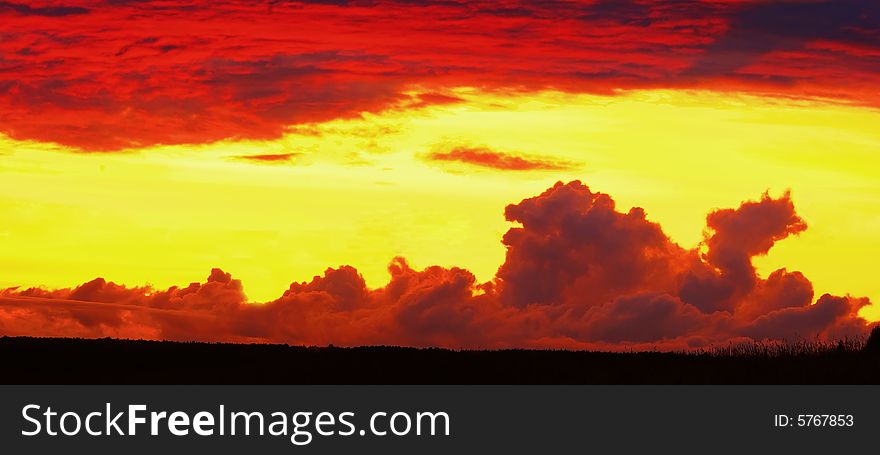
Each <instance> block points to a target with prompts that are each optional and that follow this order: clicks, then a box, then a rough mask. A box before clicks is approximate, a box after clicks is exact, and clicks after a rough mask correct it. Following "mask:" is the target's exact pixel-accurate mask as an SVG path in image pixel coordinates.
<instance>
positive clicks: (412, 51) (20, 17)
mask: <svg viewBox="0 0 880 455" xmlns="http://www.w3.org/2000/svg"><path fill="white" fill-rule="evenodd" d="M0 17H2V21H3V24H4V27H3V31H2V34H0V55H2V57H0V132H2V133H4V134H7V135H9V136H11V137H13V138H17V139H32V140H39V141H50V142H57V143H61V144H65V145H68V146H72V147H77V148H79V149H81V150H85V151H112V150H120V149H126V148H138V147H144V146H150V145H157V144H181V143H205V142H211V141H216V140H221V139H230V138H231V139H235V138H252V139H266V138H275V137H278V136H280V135H281V134H283V133H284V132H285V131H287V128H289V127H291V126H293V125H297V124H307V123H313V122H321V121H326V120H331V119H337V118H349V117H355V116H358V115H360V114H361V113H362V112H365V111H368V112H377V111H382V110H386V109H401V108H419V107H423V106H428V105H432V104H444V103H450V102H455V101H456V100H455V97H454V96H450V95H449V93H450V90H449V89H450V88H453V87H462V86H466V87H480V88H482V89H485V90H497V89H514V90H520V91H523V90H525V91H529V90H543V89H555V90H563V91H569V92H575V93H599V94H608V95H612V94H614V93H618V91H619V90H630V89H648V88H663V89H668V88H697V89H712V90H721V91H725V90H737V91H747V92H753V93H760V94H772V95H779V96H785V97H794V98H813V97H822V98H828V99H834V100H842V101H847V102H855V103H859V104H865V105H870V106H875V107H876V106H880V97H878V95H877V92H876V90H875V89H874V87H876V86H877V85H878V83H880V72H878V71H877V68H878V66H877V65H878V61H880V60H878V59H880V44H878V40H877V36H876V30H877V28H878V27H877V25H878V24H877V21H878V17H880V14H878V7H877V4H876V2H873V1H872V0H824V1H823V0H819V1H817V0H795V1H786V2H770V1H759V0H730V1H673V2H669V1H660V0H640V1H635V0H626V1H604V0H603V1H596V0H571V1H539V2H535V1H525V0H522V1H517V0H514V1H498V0H479V1H464V0H444V1H420V2H410V1H396V0H375V1H322V2H213V1H212V2H208V1H205V0H202V1H195V2H189V1H188V2H182V1H174V0H171V1H163V2H160V3H156V2H129V1H110V0H81V1H76V2H70V3H69V4H67V3H65V4H64V5H61V6H58V5H47V6H30V5H25V4H22V3H15V2H0ZM132 24H136V26H132ZM402 37H403V38H402ZM415 92H424V94H423V95H418V94H416V93H415Z"/></svg>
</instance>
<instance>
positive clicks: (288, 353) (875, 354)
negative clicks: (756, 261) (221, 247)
mask: <svg viewBox="0 0 880 455" xmlns="http://www.w3.org/2000/svg"><path fill="white" fill-rule="evenodd" d="M0 365H2V367H0V368H2V375H0V377H2V379H0V382H2V383H4V384H880V329H878V328H875V330H874V331H873V332H872V334H871V337H870V338H869V339H868V340H867V341H841V342H837V343H822V342H801V343H795V344H762V343H755V344H746V345H731V346H724V347H718V348H713V349H708V350H702V351H689V352H678V353H668V352H629V353H627V352H624V353H611V352H588V351H554V350H523V349H508V350H492V351H488V350H463V351H456V350H449V349H439V348H425V349H418V348H405V347H394V346H371V347H352V348H340V347H333V346H328V347H303V346H287V345H269V344H229V343H195V342H167V341H142V340H120V339H110V338H104V339H74V338H28V337H14V338H11V337H3V338H0Z"/></svg>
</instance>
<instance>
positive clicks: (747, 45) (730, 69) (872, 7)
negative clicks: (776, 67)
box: [685, 0, 880, 76]
mask: <svg viewBox="0 0 880 455" xmlns="http://www.w3.org/2000/svg"><path fill="white" fill-rule="evenodd" d="M878 30H880V3H878V2H876V1H873V0H820V1H816V0H795V1H785V2H774V1H763V2H753V3H744V4H743V7H742V8H741V9H740V10H739V11H737V12H736V13H734V14H733V15H732V17H731V18H730V25H729V30H728V31H727V32H726V33H724V34H723V35H721V36H720V37H718V38H717V39H716V40H715V41H714V42H713V43H712V44H711V45H710V46H708V47H707V48H706V49H705V52H704V53H703V56H702V57H701V58H700V59H698V60H697V61H696V62H695V63H694V65H693V66H691V67H690V68H689V69H688V70H687V71H686V72H685V75H690V76H718V75H730V74H732V73H735V72H737V71H738V70H740V69H742V68H744V67H746V66H748V65H749V64H751V63H753V62H755V61H756V60H757V59H758V58H760V57H762V56H764V55H766V54H768V53H770V52H774V51H787V50H794V49H800V48H802V47H803V46H804V45H805V44H807V43H809V42H812V41H816V40H829V41H837V42H843V43H855V44H860V45H865V46H870V47H873V48H877V47H878V46H880V34H878ZM767 76H775V75H773V74H769V75H767Z"/></svg>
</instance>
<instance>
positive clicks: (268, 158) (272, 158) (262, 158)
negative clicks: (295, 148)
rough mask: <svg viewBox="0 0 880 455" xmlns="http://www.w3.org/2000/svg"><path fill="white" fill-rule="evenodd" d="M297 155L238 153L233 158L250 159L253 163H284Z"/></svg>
mask: <svg viewBox="0 0 880 455" xmlns="http://www.w3.org/2000/svg"><path fill="white" fill-rule="evenodd" d="M297 155H299V154H298V153H269V154H262V155H239V156H235V157H233V158H235V159H237V160H244V161H251V162H255V163H269V164H272V163H284V162H288V161H290V160H292V159H293V157H295V156H297Z"/></svg>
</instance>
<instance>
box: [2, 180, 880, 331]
mask: <svg viewBox="0 0 880 455" xmlns="http://www.w3.org/2000/svg"><path fill="white" fill-rule="evenodd" d="M505 214H506V216H507V218H508V219H509V220H510V221H514V222H518V223H520V224H521V226H520V227H514V228H512V229H510V230H509V231H508V232H507V234H506V235H505V236H504V239H503V242H504V244H505V245H507V247H508V251H507V258H506V259H505V262H504V264H503V265H502V266H501V267H500V268H499V271H498V275H497V277H496V278H495V279H494V280H493V281H491V282H487V283H479V282H477V280H476V278H475V277H474V275H473V274H472V273H470V272H469V271H467V270H464V269H460V268H456V267H453V268H444V267H439V266H432V267H428V268H426V269H424V270H415V269H413V268H412V267H410V266H409V265H408V264H407V263H406V261H405V260H403V259H401V258H397V259H395V260H394V261H393V262H392V263H391V265H390V266H389V272H390V274H391V280H390V281H389V283H388V284H387V285H385V286H384V287H381V288H377V289H370V288H368V287H367V285H366V283H365V282H364V279H363V277H362V276H361V275H360V274H359V273H358V271H357V270H355V269H354V268H352V267H349V266H343V267H340V268H336V269H334V268H329V269H327V270H326V271H325V272H324V274H323V275H322V276H316V277H314V278H313V279H312V280H311V281H308V282H294V283H292V284H291V285H290V288H289V289H288V290H287V291H285V292H284V293H283V295H282V296H281V297H279V298H278V299H277V300H274V301H271V302H267V303H261V304H255V303H248V302H247V299H246V297H245V295H244V293H243V290H242V284H241V282H239V281H238V280H235V279H233V278H232V277H231V276H230V275H229V274H228V273H225V272H223V271H221V270H219V269H214V270H213V271H212V272H211V275H210V276H209V277H208V279H207V281H206V282H205V283H192V284H190V285H188V286H186V287H183V288H178V287H172V288H170V289H166V290H154V289H151V288H149V287H135V288H128V287H125V286H121V285H117V284H114V283H112V282H107V281H105V280H103V279H101V278H98V279H95V280H93V281H90V282H88V283H85V284H83V285H81V286H79V287H76V288H74V289H61V290H55V291H47V290H41V289H26V290H18V289H7V290H6V291H3V292H2V293H0V333H2V334H5V335H35V336H81V337H102V336H119V337H136V338H151V339H172V340H208V341H218V340H224V341H257V342H281V343H294V344H330V343H333V344H337V345H362V344H395V345H407V346H444V347H470V348H476V347H487V348H488V347H554V348H594V349H600V348H601V349H623V348H632V349H640V348H666V349H672V348H688V347H700V346H706V345H710V344H718V343H728V342H731V341H744V340H749V339H752V340H764V339H770V340H796V339H802V338H814V337H818V338H819V339H826V340H827V339H838V338H843V337H859V336H863V335H865V334H866V333H867V331H868V330H869V328H870V324H869V323H868V322H867V321H865V320H864V319H862V318H861V317H859V316H858V311H859V309H861V308H862V307H864V306H865V305H869V304H870V302H869V301H868V300H867V299H864V298H862V299H858V298H853V297H849V296H832V295H828V294H824V295H822V296H821V297H820V298H819V299H818V300H817V301H816V302H815V303H813V302H812V301H813V288H812V285H811V283H810V282H809V280H807V279H806V278H805V277H804V276H803V275H802V274H801V273H800V272H789V271H787V270H786V269H779V270H776V271H774V272H773V273H771V274H770V275H769V276H768V277H767V278H762V277H760V276H758V275H757V273H756V272H755V268H754V266H753V265H752V262H751V260H752V258H753V257H754V256H756V255H761V254H766V253H767V252H768V251H769V250H770V248H772V246H773V244H774V243H775V242H777V241H780V240H782V239H784V238H786V237H787V236H789V235H792V234H797V233H799V232H801V231H803V230H804V229H806V224H805V223H804V222H803V220H802V219H801V218H800V217H798V216H797V214H796V213H795V211H794V206H793V204H792V202H791V199H790V197H789V195H788V194H784V195H783V196H782V197H780V198H775V199H774V198H771V197H770V196H768V195H766V194H765V195H764V196H763V197H762V198H761V199H759V200H757V201H748V202H745V203H743V204H742V205H740V206H739V207H738V208H736V209H724V210H717V211H714V212H712V213H711V214H709V216H708V217H707V222H708V227H709V229H708V231H707V237H706V240H705V245H706V247H707V250H706V252H705V253H701V252H700V251H699V250H698V249H693V250H688V249H684V248H681V247H680V246H678V245H676V244H675V243H673V242H672V241H671V240H669V238H668V237H667V236H666V235H665V234H664V233H663V231H662V229H661V228H660V226H659V225H657V224H656V223H652V222H650V221H648V220H647V219H646V217H645V212H644V210H642V209H640V208H633V209H631V210H629V211H628V212H626V213H623V212H619V211H617V210H616V208H615V205H614V201H613V199H612V198H611V197H610V196H608V195H607V194H603V193H598V192H593V191H591V190H590V189H589V188H588V187H587V186H585V185H583V184H582V183H580V182H576V181H575V182H571V183H568V184H563V183H561V182H560V183H557V184H556V185H555V186H553V187H552V188H550V189H548V190H547V191H545V192H544V193H542V194H541V195H538V196H535V197H533V198H529V199H525V200H523V201H521V202H520V203H518V204H513V205H510V206H508V207H507V209H506V210H505Z"/></svg>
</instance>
